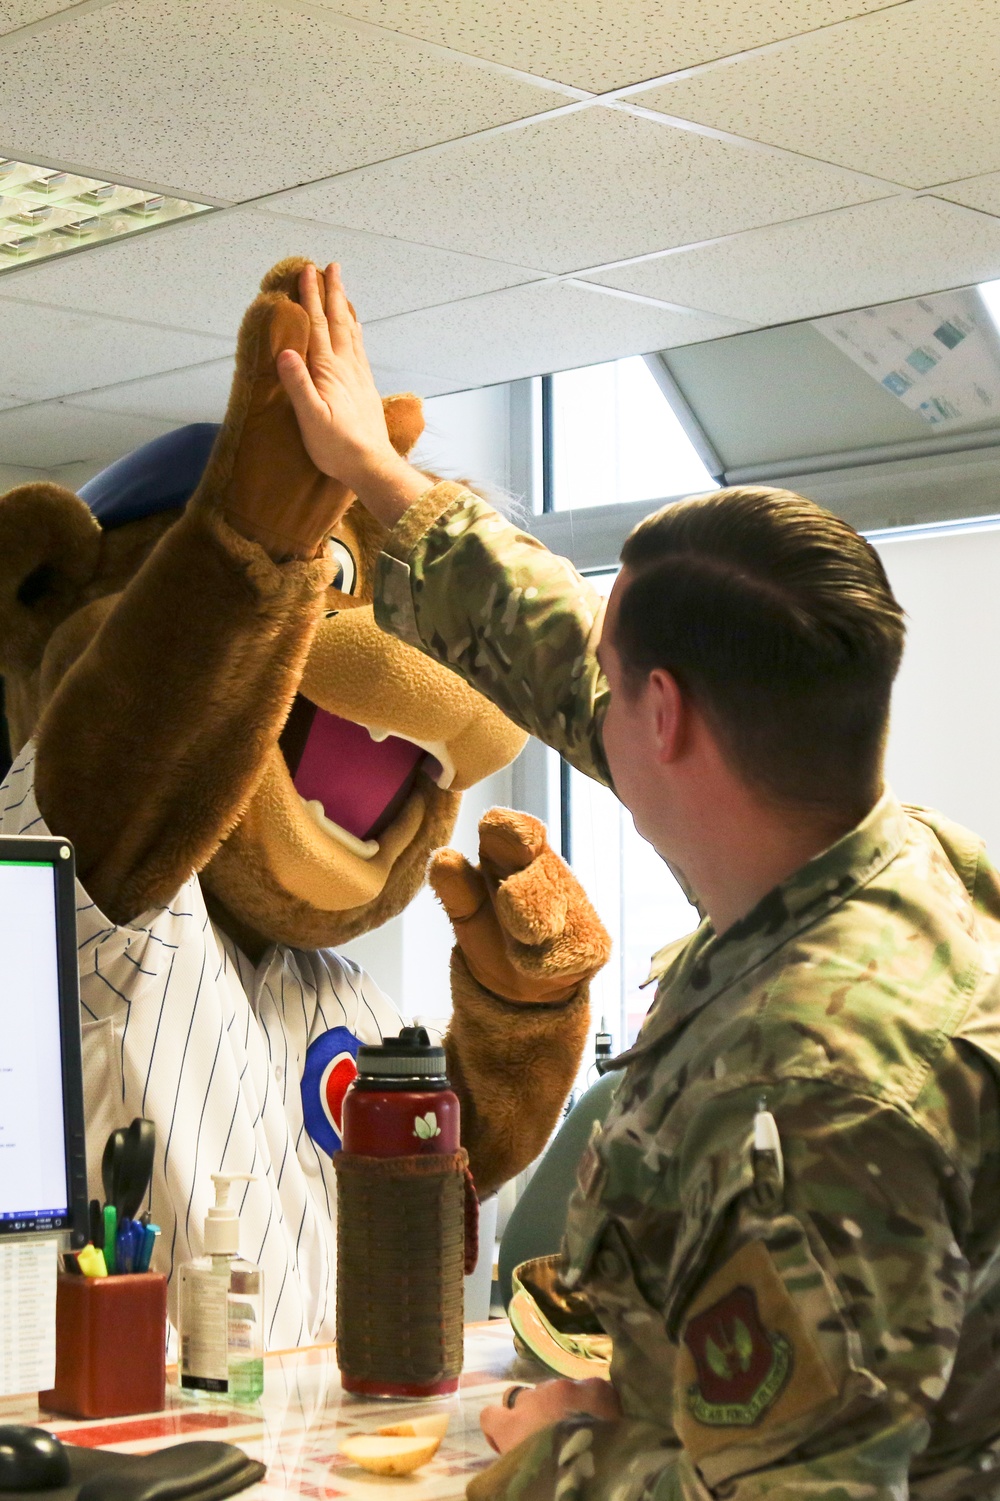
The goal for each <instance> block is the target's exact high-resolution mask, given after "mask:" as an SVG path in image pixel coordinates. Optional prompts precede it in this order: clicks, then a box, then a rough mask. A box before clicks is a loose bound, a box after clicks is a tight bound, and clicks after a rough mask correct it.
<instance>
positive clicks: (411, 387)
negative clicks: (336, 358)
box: [372, 364, 454, 396]
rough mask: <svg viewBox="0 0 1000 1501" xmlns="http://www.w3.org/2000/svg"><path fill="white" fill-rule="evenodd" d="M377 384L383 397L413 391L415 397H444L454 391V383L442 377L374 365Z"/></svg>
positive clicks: (418, 371) (373, 370)
mask: <svg viewBox="0 0 1000 1501" xmlns="http://www.w3.org/2000/svg"><path fill="white" fill-rule="evenodd" d="M372 375H373V376H374V377H375V384H376V386H378V388H379V390H380V391H381V393H382V395H383V396H393V395H400V394H402V393H403V392H404V391H412V392H413V394H414V395H415V396H443V395H445V394H446V393H447V392H449V391H452V390H454V383H453V382H452V381H450V380H448V379H446V378H445V377H443V376H440V375H424V373H423V372H422V371H420V370H393V369H390V368H388V367H386V366H383V365H374V364H373V365H372Z"/></svg>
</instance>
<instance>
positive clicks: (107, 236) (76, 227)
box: [0, 157, 208, 274]
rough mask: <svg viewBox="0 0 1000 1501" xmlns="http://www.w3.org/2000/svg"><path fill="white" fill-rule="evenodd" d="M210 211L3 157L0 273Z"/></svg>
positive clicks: (0, 165) (0, 160)
mask: <svg viewBox="0 0 1000 1501" xmlns="http://www.w3.org/2000/svg"><path fill="white" fill-rule="evenodd" d="M207 208H208V204H205V203H190V202H188V201H187V200H186V199H184V198H169V197H167V196H166V194H163V193H147V192H144V191H143V190H142V189H141V188H126V187H122V186H121V185H120V184H118V183H114V182H102V181H101V180H100V179H99V178H96V177H81V176H79V175H78V174H77V173H74V172H59V171H56V170H53V169H51V168H49V167H36V166H32V165H31V164H30V163H29V162H18V161H13V160H12V159H11V158H9V157H0V274H2V273H3V272H4V271H8V270H12V269H13V268H14V267H16V266H23V265H25V264H26V263H27V262H29V261H38V260H44V259H46V258H47V257H49V256H53V255H60V254H62V253H63V252H65V251H67V250H77V249H80V248H81V247H83V246H86V245H97V244H100V243H101V242H102V241H104V240H111V239H119V238H120V237H121V236H123V235H131V234H136V233H137V232H138V231H139V230H143V229H150V228H151V227H152V226H153V225H156V224H165V223H167V222H168V221H169V220H171V219H183V218H187V217H188V216H189V215H191V214H201V213H204V212H205V211H206V209H207Z"/></svg>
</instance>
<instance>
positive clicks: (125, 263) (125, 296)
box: [0, 208, 537, 339]
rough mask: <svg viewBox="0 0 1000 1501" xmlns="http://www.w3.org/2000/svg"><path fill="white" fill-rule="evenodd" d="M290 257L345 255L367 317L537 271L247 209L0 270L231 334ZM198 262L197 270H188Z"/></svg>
mask: <svg viewBox="0 0 1000 1501" xmlns="http://www.w3.org/2000/svg"><path fill="white" fill-rule="evenodd" d="M287 255H305V256H308V257H310V258H311V259H312V260H315V261H316V262H317V264H319V265H326V264H327V262H328V261H332V260H338V261H340V263H341V265H342V267H343V273H344V278H345V280H346V281H347V283H348V285H349V286H350V289H351V300H352V301H353V303H354V305H355V307H356V308H357V309H358V313H359V315H360V316H361V317H362V318H388V317H392V316H393V315H394V314H396V313H404V312H410V311H412V310H413V309H414V308H421V307H429V306H433V305H434V304H435V303H439V302H449V301H451V300H452V299H454V298H458V297H469V296H472V295H474V294H475V293H478V292H492V291H495V290H496V289H497V288H499V287H508V286H513V285H515V284H516V283H518V282H523V281H529V280H530V279H531V278H532V276H534V275H536V274H537V273H535V272H532V271H527V270H524V269H522V268H521V267H519V266H505V265H501V264H499V263H498V262H496V261H490V260H486V259H483V258H480V257H478V256H471V255H456V254H454V253H453V252H451V251H445V250H432V249H428V248H427V247H426V246H424V245H411V244H406V243H404V242H402V241H400V240H394V239H387V238H385V237H384V236H378V235H371V234H366V233H363V232H359V231H357V230H353V229H341V228H337V227H336V226H333V225H328V224H318V223H316V222H315V221H314V220H308V219H294V218H287V217H285V216H284V215H277V214H273V213H267V214H265V213H262V212H261V211H260V210H259V209H245V208H241V209H224V210H221V211H219V212H217V213H214V214H205V215H203V216H201V217H199V218H197V219H190V220H188V221H186V222H184V223H180V224H177V225H176V226H171V227H170V228H169V229H166V230H151V231H148V232H147V233H146V234H143V235H138V236H136V238H135V239H134V240H128V241H125V242H124V243H122V244H119V245H114V244H109V245H107V246H99V247H96V248H95V249H94V250H91V251H81V252H79V253H78V254H76V255H72V256H69V257H67V258H66V259H64V260H61V261H59V262H57V263H53V262H42V263H41V264H35V265H33V266H25V267H24V269H23V270H19V271H17V272H8V273H7V276H6V277H3V278H0V296H2V295H3V294H4V292H7V291H8V289H9V290H10V291H11V292H13V289H14V288H15V287H16V288H17V296H19V297H25V298H31V299H32V300H35V301H38V302H51V303H56V304H58V305H59V306H61V307H72V308H80V309H82V310H84V311H86V312H95V313H105V314H108V315H111V316H114V317H118V318H142V319H145V320H149V321H150V322H155V323H161V324H166V325H169V326H172V327H175V328H190V329H193V330H197V331H199V332H203V333H214V334H220V335H228V336H229V337H230V338H232V339H235V337H236V333H237V330H238V329H239V326H240V319H241V318H242V316H243V313H244V311H245V309H246V308H247V306H248V305H249V303H250V302H251V301H252V300H253V297H254V295H255V293H256V290H257V287H258V285H259V283H260V280H261V277H262V276H263V275H264V273H265V272H266V271H267V270H268V269H269V268H270V267H271V266H273V265H274V264H275V263H276V262H277V261H280V260H282V259H284V257H285V256H287ZM195 269H197V275H193V274H192V273H193V271H194V270H195Z"/></svg>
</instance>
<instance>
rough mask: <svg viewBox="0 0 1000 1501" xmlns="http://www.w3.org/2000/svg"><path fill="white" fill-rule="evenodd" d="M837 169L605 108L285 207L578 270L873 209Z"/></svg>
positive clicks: (390, 167) (332, 185) (314, 190)
mask: <svg viewBox="0 0 1000 1501" xmlns="http://www.w3.org/2000/svg"><path fill="white" fill-rule="evenodd" d="M876 191H877V190H876V189H874V188H871V187H866V186H862V185H861V184H860V183H859V182H858V181H857V180H855V179H854V178H852V177H849V176H847V175H845V174H841V173H839V172H833V171H831V170H830V169H829V168H826V167H817V166H813V165H812V164H811V163H809V162H797V161H792V160H790V159H786V158H782V157H778V156H773V155H771V154H769V153H767V152H761V151H755V150H752V149H746V148H744V147H741V146H733V145H729V144H726V143H724V142H721V141H716V140H712V139H709V138H708V137H706V136H701V135H697V134H695V133H693V132H691V131H685V130H673V129H671V128H669V127H667V126H662V125H658V124H655V123H653V122H650V121H649V120H643V119H640V118H638V117H636V116H634V115H630V114H625V113H623V112H622V111H619V110H612V109H606V108H602V107H599V106H598V107H593V108H588V109H585V110H582V111H580V112H579V113H576V114H571V115H563V116H560V117H559V118H558V119H553V120H547V121H544V122H543V123H541V124H537V125H528V126H523V127H522V128H521V129H519V130H513V131H506V132H503V133H502V134H499V135H495V136H491V137H488V138H487V139H485V140H478V141H462V142H457V143H456V144H455V145H454V146H451V147H449V148H448V149H447V150H446V151H440V152H429V153H428V154H427V155H424V156H414V157H410V158H408V159H405V160H402V161H394V162H383V163H380V164H379V165H378V166H372V167H367V168H365V169H364V170H363V171H360V172H353V173H351V174H350V175H349V176H346V177H340V178H334V179H332V180H331V181H329V182H323V183H315V184H313V185H311V186H309V187H305V188H299V189H297V190H295V191H294V192H290V193H286V194H282V196H281V197H280V198H279V199H276V200H274V206H275V207H276V208H280V209H281V210H282V211H283V212H286V213H295V214H305V215H307V216H309V217H310V218H317V219H326V220H329V221H330V222H332V223H338V224H349V225H351V226H352V227H355V228H358V229H368V230H375V231H379V232H381V233H382V234H391V235H396V236H398V237H399V238H400V239H406V240H419V241H421V242H422V243H424V244H433V245H441V246H446V247H447V248H448V249H451V250H464V251H468V252H470V253H471V252H479V253H481V252H483V251H488V253H489V254H490V255H491V256H493V257H494V258H495V259H496V260H499V261H503V262H506V263H509V264H514V265H520V266H537V267H540V268H541V269H543V270H546V271H572V270H575V269H577V268H579V267H587V266H596V265H600V264H602V263H603V262H605V261H611V260H618V259H621V258H623V257H625V256H629V255H641V254H643V253H644V252H646V251H650V250H664V249H666V248H667V247H668V246H671V245H683V244H685V243H687V242H689V241H692V240H701V239H707V238H710V237H711V236H713V235H719V234H726V233H729V232H730V231H732V230H734V229H743V228H749V227H750V226H751V225H756V224H768V223H772V222H774V221H775V220H780V219H789V218H792V217H793V216H795V215H797V214H807V213H816V212H819V211H820V210H822V209H826V208H834V207H837V206H839V205H841V204H846V203H858V202H860V201H861V200H863V199H865V198H871V197H874V196H875V194H876Z"/></svg>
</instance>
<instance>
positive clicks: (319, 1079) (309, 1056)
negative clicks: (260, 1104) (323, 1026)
mask: <svg viewBox="0 0 1000 1501" xmlns="http://www.w3.org/2000/svg"><path fill="white" fill-rule="evenodd" d="M360 1047H361V1039H360V1038H358V1037H355V1035H354V1033H353V1032H349V1031H348V1030H347V1028H346V1027H331V1029H330V1031H329V1032H323V1033H321V1035H320V1036H319V1037H317V1038H316V1039H315V1040H314V1041H313V1042H311V1043H310V1044H309V1049H308V1051H307V1053H306V1066H305V1068H304V1069H303V1070H302V1117H303V1119H304V1121H305V1124H306V1130H307V1131H308V1132H309V1135H310V1136H311V1137H312V1139H313V1141H314V1142H315V1143H316V1145H317V1146H318V1147H322V1148H323V1151H324V1152H328V1153H329V1155H330V1156H331V1157H332V1156H333V1154H334V1152H339V1151H340V1148H341V1145H342V1141H343V1121H344V1096H345V1095H346V1094H347V1091H348V1089H349V1087H350V1085H351V1084H352V1083H353V1082H354V1080H355V1079H356V1078H357V1076H358V1065H357V1062H356V1059H357V1056H358V1049H359V1048H360Z"/></svg>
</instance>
